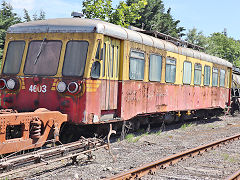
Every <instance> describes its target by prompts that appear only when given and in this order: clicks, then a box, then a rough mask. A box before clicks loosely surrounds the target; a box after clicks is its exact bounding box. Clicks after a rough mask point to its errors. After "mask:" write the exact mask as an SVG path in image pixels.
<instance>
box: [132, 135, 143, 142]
mask: <svg viewBox="0 0 240 180" xmlns="http://www.w3.org/2000/svg"><path fill="white" fill-rule="evenodd" d="M140 138H141V136H138V137H135V138H133V141H132V142H133V143H135V142H137V141H138V140H139V139H140Z"/></svg>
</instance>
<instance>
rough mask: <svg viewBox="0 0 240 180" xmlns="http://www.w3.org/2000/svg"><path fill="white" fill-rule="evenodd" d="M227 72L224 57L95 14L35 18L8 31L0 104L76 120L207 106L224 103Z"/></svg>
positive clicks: (217, 106) (115, 118) (96, 120)
mask: <svg viewBox="0 0 240 180" xmlns="http://www.w3.org/2000/svg"><path fill="white" fill-rule="evenodd" d="M231 73H232V64H231V63H229V62H227V61H225V60H223V59H220V58H217V57H214V56H210V55H207V54H204V53H202V52H198V51H195V50H192V49H188V48H184V47H180V46H175V45H174V44H172V43H170V42H167V41H164V40H160V39H157V38H154V37H152V36H149V35H146V34H142V33H139V32H136V31H132V30H129V29H125V28H122V27H120V26H116V25H113V24H110V23H106V22H102V21H99V20H89V19H81V18H72V19H70V18H69V19H50V20H42V21H34V22H28V23H22V24H17V25H13V26H11V27H10V28H9V30H8V33H7V36H6V44H5V48H4V54H3V63H2V68H1V78H2V79H1V80H0V88H1V107H2V108H4V109H10V108H11V109H15V110H17V111H18V112H34V111H35V110H36V109H38V108H46V109H48V110H50V111H60V112H61V113H63V114H67V120H68V121H69V122H70V124H81V125H83V124H99V123H106V122H113V121H121V120H128V119H131V118H133V117H135V116H137V115H139V114H140V115H143V114H154V113H164V112H175V113H178V114H179V115H180V113H181V112H184V113H185V112H188V113H190V111H192V110H208V111H210V110H214V109H223V108H224V107H225V105H226V103H228V101H229V97H228V96H229V88H230V87H231ZM206 112H207V111H206ZM21 114H24V113H21ZM2 116H4V115H2ZM12 116H14V115H13V114H12ZM15 116H17V114H16V115H15ZM64 117H65V116H64ZM62 119H63V120H62V121H61V122H59V123H60V124H63V122H65V121H66V119H65V118H62ZM1 120H2V121H3V123H5V125H6V124H8V121H7V118H5V116H4V117H3V118H2V119H1ZM42 123H43V126H45V125H46V120H42ZM9 125H10V124H9ZM3 127H5V126H2V125H1V128H3ZM22 131H24V130H23V129H22ZM42 131H43V130H42ZM2 133H3V134H4V136H6V132H5V131H2ZM11 138H12V139H15V138H16V137H15V136H14V135H12V137H11ZM25 139H31V137H27V136H26V137H25ZM2 142H3V140H1V142H0V146H1V143H2ZM32 143H33V144H34V142H32ZM18 150H20V149H18ZM0 154H2V153H0Z"/></svg>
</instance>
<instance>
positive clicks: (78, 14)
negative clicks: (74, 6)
mask: <svg viewBox="0 0 240 180" xmlns="http://www.w3.org/2000/svg"><path fill="white" fill-rule="evenodd" d="M71 16H73V17H74V18H82V17H83V16H84V15H83V13H80V12H72V14H71Z"/></svg>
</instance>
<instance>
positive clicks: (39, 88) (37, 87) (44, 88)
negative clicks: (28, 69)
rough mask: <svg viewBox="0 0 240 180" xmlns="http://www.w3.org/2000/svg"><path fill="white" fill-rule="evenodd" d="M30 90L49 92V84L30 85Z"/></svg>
mask: <svg viewBox="0 0 240 180" xmlns="http://www.w3.org/2000/svg"><path fill="white" fill-rule="evenodd" d="M29 91H30V92H42V93H46V92H47V86H46V85H31V86H30V87H29Z"/></svg>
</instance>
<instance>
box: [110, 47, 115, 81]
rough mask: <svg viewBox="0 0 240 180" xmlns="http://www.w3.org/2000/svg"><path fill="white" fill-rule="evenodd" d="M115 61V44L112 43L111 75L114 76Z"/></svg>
mask: <svg viewBox="0 0 240 180" xmlns="http://www.w3.org/2000/svg"><path fill="white" fill-rule="evenodd" d="M114 62H115V58H114V45H112V58H111V77H113V64H114Z"/></svg>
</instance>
